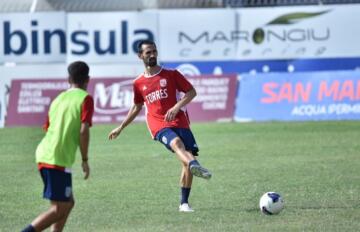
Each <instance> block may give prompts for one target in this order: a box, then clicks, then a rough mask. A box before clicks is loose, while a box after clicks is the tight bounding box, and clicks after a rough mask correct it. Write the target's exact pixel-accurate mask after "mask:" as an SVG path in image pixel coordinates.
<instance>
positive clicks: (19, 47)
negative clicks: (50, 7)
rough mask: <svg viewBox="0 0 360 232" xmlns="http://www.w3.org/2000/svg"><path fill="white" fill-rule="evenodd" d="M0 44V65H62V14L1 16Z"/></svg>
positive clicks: (63, 53)
mask: <svg viewBox="0 0 360 232" xmlns="http://www.w3.org/2000/svg"><path fill="white" fill-rule="evenodd" d="M0 41H1V43H0V63H4V62H16V63H39V62H65V60H66V14H65V13H64V12H51V13H32V14H28V13H10V14H1V15H0Z"/></svg>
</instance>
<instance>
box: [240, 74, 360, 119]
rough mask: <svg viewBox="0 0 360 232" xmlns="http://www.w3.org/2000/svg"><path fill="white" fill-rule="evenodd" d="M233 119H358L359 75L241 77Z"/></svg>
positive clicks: (359, 102)
mask: <svg viewBox="0 0 360 232" xmlns="http://www.w3.org/2000/svg"><path fill="white" fill-rule="evenodd" d="M239 85H240V87H239V90H238V96H237V101H236V110H235V120H237V121H253V120H254V121H265V120H289V121H292V120H298V121H303V120H347V119H348V120H359V119H360V72H359V71H338V72H307V73H293V74H288V73H270V74H258V75H242V76H241V79H240V84H239Z"/></svg>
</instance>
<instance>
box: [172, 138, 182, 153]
mask: <svg viewBox="0 0 360 232" xmlns="http://www.w3.org/2000/svg"><path fill="white" fill-rule="evenodd" d="M170 145H171V148H172V149H173V150H183V149H185V147H184V143H183V142H182V141H181V139H180V138H179V137H176V138H175V139H173V140H172V141H171V144H170Z"/></svg>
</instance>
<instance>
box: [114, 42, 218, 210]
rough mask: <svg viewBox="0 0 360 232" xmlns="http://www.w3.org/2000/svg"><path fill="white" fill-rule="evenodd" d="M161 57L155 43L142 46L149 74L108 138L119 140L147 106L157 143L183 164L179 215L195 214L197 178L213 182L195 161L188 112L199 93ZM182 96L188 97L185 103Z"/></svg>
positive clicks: (135, 86)
mask: <svg viewBox="0 0 360 232" xmlns="http://www.w3.org/2000/svg"><path fill="white" fill-rule="evenodd" d="M157 55H158V53H157V49H156V45H155V43H154V42H153V41H148V40H143V41H141V42H140V43H139V44H138V57H139V58H140V59H141V60H142V61H143V62H144V65H145V72H144V73H143V74H141V75H140V76H139V77H138V78H136V79H135V81H134V83H133V90H134V105H133V106H132V107H131V109H130V110H129V113H128V115H127V116H126V118H125V120H124V121H123V122H122V123H121V124H120V126H119V127H117V128H115V129H114V130H112V131H111V132H110V134H109V136H108V137H109V139H110V140H112V139H115V138H116V137H117V136H118V135H119V134H120V133H121V132H122V130H123V129H124V128H125V127H126V126H128V125H129V124H130V123H131V122H132V121H133V120H134V119H135V117H136V116H137V115H138V114H139V112H140V111H141V109H142V107H143V105H144V104H145V107H146V119H147V125H148V127H149V130H150V133H151V135H152V137H153V139H155V140H158V141H159V142H161V143H163V144H164V145H165V146H166V147H167V148H168V149H169V150H171V151H172V152H174V153H175V154H176V155H177V157H178V158H179V160H180V161H181V163H182V172H181V178H180V184H181V203H180V206H179V211H181V212H193V209H192V208H191V207H190V206H189V204H188V198H189V195H190V190H191V185H192V179H193V175H195V176H198V177H201V178H204V179H210V178H211V173H210V172H209V171H208V170H207V169H206V168H203V167H202V166H201V165H200V164H199V162H198V161H197V160H196V159H195V156H197V155H198V154H197V153H198V151H199V149H198V146H197V144H196V141H195V138H194V136H193V134H192V132H191V130H190V127H189V123H190V122H189V118H188V115H187V112H186V110H185V108H184V107H185V105H187V104H188V103H189V102H190V101H191V100H192V99H193V98H194V97H195V96H196V91H195V89H194V87H193V86H192V85H191V84H190V82H189V81H187V80H186V79H185V77H184V76H183V75H181V74H180V73H179V72H178V71H176V70H167V69H164V68H162V67H161V66H159V65H158V64H157ZM180 92H183V93H185V95H184V96H183V97H182V98H181V99H180V98H179V94H180Z"/></svg>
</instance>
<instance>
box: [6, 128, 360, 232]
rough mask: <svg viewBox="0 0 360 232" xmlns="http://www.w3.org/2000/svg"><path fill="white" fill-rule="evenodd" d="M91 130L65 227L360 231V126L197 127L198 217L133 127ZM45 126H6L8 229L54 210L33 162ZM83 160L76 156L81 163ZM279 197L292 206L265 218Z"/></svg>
mask: <svg viewBox="0 0 360 232" xmlns="http://www.w3.org/2000/svg"><path fill="white" fill-rule="evenodd" d="M112 127H113V125H106V126H105V125H101V126H94V128H92V129H91V133H92V134H91V146H90V165H91V168H92V169H91V171H92V173H91V177H90V179H89V180H88V181H84V180H83V179H82V172H81V169H80V163H79V162H77V163H76V164H75V166H74V175H73V185H74V194H75V199H76V205H75V208H74V210H73V212H72V214H71V216H70V218H69V221H68V223H67V226H66V227H65V231H76V232H81V231H84V232H85V231H86V232H89V231H100V232H103V231H104V232H105V231H171V232H172V231H264V230H266V231H359V229H360V143H359V139H360V122H310V123H277V122H276V123H249V124H237V123H221V124H193V125H192V129H193V132H194V134H195V137H196V138H197V142H198V144H199V146H200V149H201V152H200V158H199V159H200V161H201V163H202V164H203V165H204V166H205V167H207V168H209V169H211V170H212V172H213V178H212V179H211V180H210V181H205V180H202V179H195V180H194V183H193V189H192V193H191V197H190V204H191V205H192V206H193V208H194V209H195V210H196V212H195V213H193V214H183V213H179V212H178V211H177V207H178V204H179V187H178V186H179V185H178V182H179V174H180V163H179V162H178V161H177V159H176V158H175V157H174V156H173V155H172V154H171V153H169V152H168V151H167V150H166V149H165V148H164V147H163V146H162V145H161V144H159V143H157V142H154V141H152V140H151V138H150V136H149V133H148V131H147V128H146V126H145V125H144V124H142V123H139V124H132V125H131V126H129V127H128V128H127V129H126V130H125V131H124V134H122V135H120V137H119V138H118V139H117V140H115V141H111V142H110V141H108V140H107V134H108V132H109V131H110V130H111V129H112ZM42 136H43V132H42V131H41V129H40V128H4V129H0V141H1V147H0V157H1V163H0V173H1V178H0V231H6V232H7V231H9V232H12V231H20V230H21V229H22V228H23V227H24V226H25V225H26V224H28V223H29V222H31V220H32V219H33V218H34V217H36V216H37V215H38V214H39V213H40V212H42V211H44V210H46V209H47V208H48V202H47V201H45V200H43V199H42V197H41V194H42V182H41V179H40V176H39V174H38V172H37V169H36V166H35V163H34V151H35V148H36V146H37V143H38V142H39V141H40V139H41V138H42ZM79 159H80V157H79V156H78V161H79ZM266 191H277V192H279V193H281V194H282V195H283V197H284V199H285V203H286V206H285V209H284V210H283V211H282V212H281V213H280V214H279V215H276V216H266V215H262V214H261V213H260V211H259V209H258V201H259V198H260V196H261V195H262V194H263V193H264V192H266Z"/></svg>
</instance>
